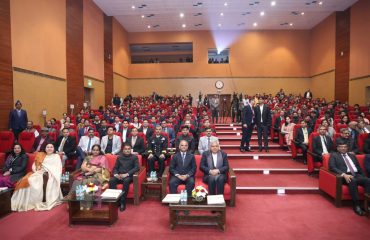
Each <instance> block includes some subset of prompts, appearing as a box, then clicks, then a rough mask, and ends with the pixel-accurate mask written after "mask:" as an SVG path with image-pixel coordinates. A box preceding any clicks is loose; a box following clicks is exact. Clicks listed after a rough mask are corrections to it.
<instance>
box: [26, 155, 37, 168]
mask: <svg viewBox="0 0 370 240" xmlns="http://www.w3.org/2000/svg"><path fill="white" fill-rule="evenodd" d="M27 155H28V163H27V172H32V165H33V163H34V162H35V157H36V154H35V153H27Z"/></svg>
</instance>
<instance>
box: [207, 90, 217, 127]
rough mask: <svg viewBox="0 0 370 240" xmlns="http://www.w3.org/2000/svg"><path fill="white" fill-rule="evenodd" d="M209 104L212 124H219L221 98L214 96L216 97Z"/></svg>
mask: <svg viewBox="0 0 370 240" xmlns="http://www.w3.org/2000/svg"><path fill="white" fill-rule="evenodd" d="M209 104H210V107H211V112H212V123H213V124H214V123H218V114H219V112H220V98H219V97H218V96H217V95H214V97H213V98H211V101H210V103H209ZM215 120H216V121H215Z"/></svg>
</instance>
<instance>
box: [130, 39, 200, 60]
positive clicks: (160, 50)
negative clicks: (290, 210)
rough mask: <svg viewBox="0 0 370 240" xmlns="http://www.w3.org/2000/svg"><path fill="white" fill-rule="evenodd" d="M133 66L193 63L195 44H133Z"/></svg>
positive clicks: (131, 48)
mask: <svg viewBox="0 0 370 240" xmlns="http://www.w3.org/2000/svg"><path fill="white" fill-rule="evenodd" d="M130 53H131V63H132V64H151V63H191V62H193V43H152V44H131V45H130Z"/></svg>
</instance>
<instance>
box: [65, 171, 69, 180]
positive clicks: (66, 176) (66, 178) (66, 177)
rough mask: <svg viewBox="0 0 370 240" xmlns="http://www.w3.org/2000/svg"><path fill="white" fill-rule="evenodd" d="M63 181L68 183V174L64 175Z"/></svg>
mask: <svg viewBox="0 0 370 240" xmlns="http://www.w3.org/2000/svg"><path fill="white" fill-rule="evenodd" d="M64 181H65V182H69V172H66V175H65V176H64Z"/></svg>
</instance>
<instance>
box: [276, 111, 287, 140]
mask: <svg viewBox="0 0 370 240" xmlns="http://www.w3.org/2000/svg"><path fill="white" fill-rule="evenodd" d="M284 119H285V112H284V111H283V110H281V111H280V114H279V116H277V117H276V118H275V122H274V131H275V132H277V133H279V134H280V132H281V122H282V121H283V120H284Z"/></svg>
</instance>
